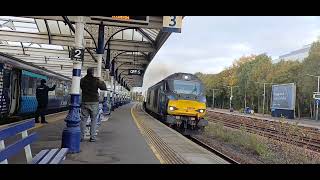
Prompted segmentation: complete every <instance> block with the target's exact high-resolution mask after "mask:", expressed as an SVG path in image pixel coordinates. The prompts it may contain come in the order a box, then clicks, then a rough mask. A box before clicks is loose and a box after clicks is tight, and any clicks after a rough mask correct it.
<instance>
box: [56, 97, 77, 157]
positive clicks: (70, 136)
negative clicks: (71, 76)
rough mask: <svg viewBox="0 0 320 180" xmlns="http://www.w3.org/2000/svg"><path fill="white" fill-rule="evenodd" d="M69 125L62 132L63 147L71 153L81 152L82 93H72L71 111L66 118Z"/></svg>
mask: <svg viewBox="0 0 320 180" xmlns="http://www.w3.org/2000/svg"><path fill="white" fill-rule="evenodd" d="M65 122H66V123H67V127H66V128H64V130H63V133H62V143H61V144H62V145H61V146H62V147H63V148H69V152H70V153H78V152H80V136H81V133H80V95H79V94H71V105H70V111H69V113H68V115H67V117H66V119H65Z"/></svg>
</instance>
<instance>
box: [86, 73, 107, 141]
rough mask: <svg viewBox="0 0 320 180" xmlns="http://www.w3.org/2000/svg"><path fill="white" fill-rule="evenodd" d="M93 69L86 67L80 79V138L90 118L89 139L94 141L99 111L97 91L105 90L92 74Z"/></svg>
mask: <svg viewBox="0 0 320 180" xmlns="http://www.w3.org/2000/svg"><path fill="white" fill-rule="evenodd" d="M93 72H94V69H93V68H88V70H87V75H86V76H85V77H84V78H82V79H81V81H80V87H81V90H82V98H81V101H82V102H81V122H80V126H81V140H82V141H83V139H84V133H85V129H86V123H87V119H88V117H89V116H90V118H91V128H90V141H91V142H94V141H96V137H95V133H96V128H97V115H98V112H99V93H98V89H100V90H107V87H106V84H105V83H104V82H103V81H101V80H99V78H97V77H94V76H93Z"/></svg>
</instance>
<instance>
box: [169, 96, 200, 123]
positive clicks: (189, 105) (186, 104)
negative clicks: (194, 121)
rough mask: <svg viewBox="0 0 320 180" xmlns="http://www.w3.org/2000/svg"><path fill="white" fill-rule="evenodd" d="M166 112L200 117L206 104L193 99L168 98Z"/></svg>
mask: <svg viewBox="0 0 320 180" xmlns="http://www.w3.org/2000/svg"><path fill="white" fill-rule="evenodd" d="M167 111H168V114H170V115H174V116H190V117H197V118H198V119H199V118H202V117H203V116H204V115H205V113H206V104H205V103H202V102H199V101H194V100H169V102H168V109H167Z"/></svg>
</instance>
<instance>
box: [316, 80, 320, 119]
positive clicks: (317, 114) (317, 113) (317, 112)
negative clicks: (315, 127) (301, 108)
mask: <svg viewBox="0 0 320 180" xmlns="http://www.w3.org/2000/svg"><path fill="white" fill-rule="evenodd" d="M319 78H320V76H318V94H319V93H320V92H319ZM316 102H317V111H316V121H318V119H319V117H318V116H319V103H318V101H316Z"/></svg>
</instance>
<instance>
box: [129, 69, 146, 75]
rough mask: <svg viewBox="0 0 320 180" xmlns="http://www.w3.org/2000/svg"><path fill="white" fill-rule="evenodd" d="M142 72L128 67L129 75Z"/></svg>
mask: <svg viewBox="0 0 320 180" xmlns="http://www.w3.org/2000/svg"><path fill="white" fill-rule="evenodd" d="M142 73H143V71H142V70H141V69H129V75H142Z"/></svg>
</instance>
